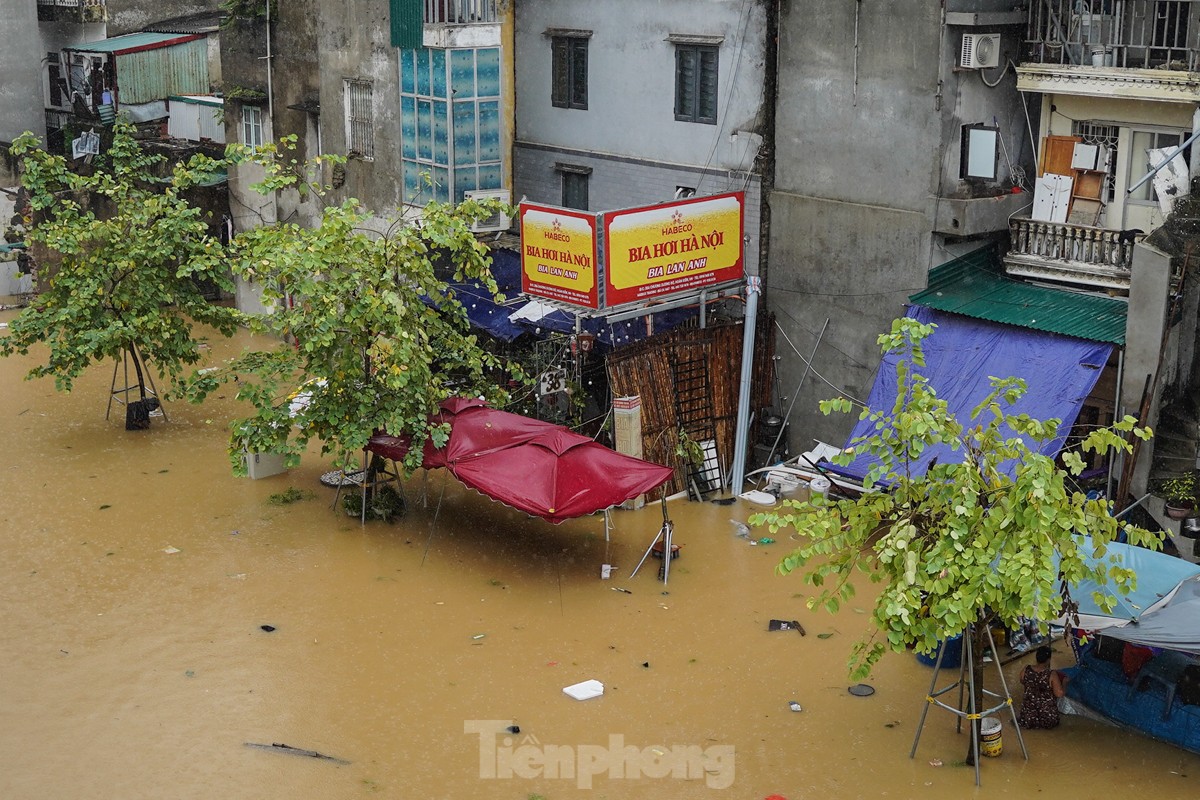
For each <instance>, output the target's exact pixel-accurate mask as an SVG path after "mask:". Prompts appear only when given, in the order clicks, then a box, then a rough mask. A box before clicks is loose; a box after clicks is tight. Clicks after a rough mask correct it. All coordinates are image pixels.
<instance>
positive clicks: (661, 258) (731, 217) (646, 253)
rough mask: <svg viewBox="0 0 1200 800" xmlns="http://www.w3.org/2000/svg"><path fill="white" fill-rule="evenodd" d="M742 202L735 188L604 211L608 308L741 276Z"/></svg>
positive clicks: (703, 286) (701, 287)
mask: <svg viewBox="0 0 1200 800" xmlns="http://www.w3.org/2000/svg"><path fill="white" fill-rule="evenodd" d="M742 202H743V194H742V193H741V192H731V193H729V194H719V195H712V196H711V197H697V198H689V199H687V200H680V201H677V202H674V203H663V204H662V205H658V206H647V207H645V208H633V209H628V210H625V211H614V212H610V213H607V214H605V215H604V253H605V265H604V286H605V289H604V304H605V306H608V307H611V306H617V305H621V304H623V303H630V302H634V301H637V300H647V299H650V298H655V297H662V296H663V295H669V294H676V293H681V292H685V291H692V290H696V289H703V288H705V287H707V286H714V285H716V284H719V283H724V282H726V281H735V280H740V279H741V278H742V271H743V263H742V235H743V213H742Z"/></svg>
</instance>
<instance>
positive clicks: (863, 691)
mask: <svg viewBox="0 0 1200 800" xmlns="http://www.w3.org/2000/svg"><path fill="white" fill-rule="evenodd" d="M850 694H852V695H854V696H855V697H870V696H871V695H873V694H875V687H874V686H868V685H867V684H865V683H856V684H854V685H853V686H851V687H850Z"/></svg>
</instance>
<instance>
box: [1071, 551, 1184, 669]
mask: <svg viewBox="0 0 1200 800" xmlns="http://www.w3.org/2000/svg"><path fill="white" fill-rule="evenodd" d="M1080 547H1081V548H1082V549H1083V550H1084V551H1085V552H1089V553H1090V552H1092V551H1093V550H1094V547H1095V546H1094V545H1093V544H1092V540H1091V538H1090V537H1085V538H1084V539H1083V541H1081V543H1080ZM1104 550H1105V552H1104V554H1103V555H1101V556H1096V555H1091V556H1089V557H1088V558H1087V563H1088V565H1089V566H1105V567H1107V566H1110V565H1119V566H1121V567H1124V568H1125V569H1129V570H1133V572H1134V573H1136V574H1137V585H1136V586H1135V587H1134V588H1132V589H1130V590H1129V591H1128V592H1125V593H1122V592H1119V591H1117V589H1116V587H1114V586H1113V585H1112V584H1111V583H1109V584H1106V585H1103V586H1102V585H1099V584H1097V583H1096V582H1095V581H1090V580H1089V581H1083V582H1082V583H1080V584H1078V585H1076V586H1072V587H1071V597H1072V598H1073V599H1074V600H1075V602H1077V603H1078V604H1079V626H1080V627H1081V628H1084V629H1085V630H1104V629H1107V628H1109V627H1112V626H1121V625H1127V624H1128V623H1130V622H1135V623H1137V625H1136V630H1135V626H1129V628H1128V637H1138V636H1139V632H1138V631H1140V635H1141V636H1143V637H1149V636H1156V637H1159V638H1160V639H1161V641H1159V642H1158V644H1156V646H1158V647H1174V646H1176V644H1179V643H1194V644H1200V615H1197V616H1195V617H1194V618H1195V619H1196V623H1195V624H1193V625H1191V626H1190V628H1191V630H1189V631H1184V630H1183V629H1181V628H1179V627H1178V625H1177V624H1172V623H1171V622H1170V620H1172V619H1174V618H1175V617H1177V616H1179V615H1178V614H1177V613H1171V614H1168V613H1167V612H1168V611H1170V610H1171V607H1172V606H1174V605H1183V604H1184V603H1186V602H1188V601H1196V600H1197V598H1196V594H1197V593H1198V592H1200V585H1198V584H1197V583H1196V581H1197V576H1200V566H1197V565H1195V564H1193V563H1191V562H1190V561H1185V560H1184V559H1182V558H1176V557H1175V556H1169V555H1167V554H1166V553H1163V552H1160V551H1157V550H1149V549H1147V548H1145V547H1135V546H1133V545H1130V544H1121V543H1119V542H1110V543H1109V544H1108V545H1107V546H1106V547H1105V548H1104ZM1096 593H1099V594H1100V595H1102V596H1104V597H1108V598H1110V599H1111V600H1113V601H1114V602H1115V605H1114V606H1113V609H1112V611H1103V610H1101V609H1100V607H1099V606H1098V605H1097V604H1096V601H1095V599H1094V597H1093V595H1095V594H1096ZM1167 601H1169V602H1167ZM1198 605H1200V601H1197V602H1195V603H1193V604H1192V605H1191V606H1190V608H1191V609H1192V610H1193V613H1194V612H1195V610H1196V609H1197V606H1198ZM1164 620H1165V621H1167V625H1166V626H1164V625H1163V621H1164ZM1164 627H1166V628H1173V629H1175V630H1173V631H1170V632H1166V633H1163V632H1162V630H1163V628H1164ZM1152 631H1153V633H1152ZM1176 634H1178V635H1179V636H1181V637H1183V638H1182V639H1180V640H1177V641H1175V644H1170V643H1167V642H1168V641H1174V640H1172V637H1173V636H1175V635H1176ZM1113 635H1114V636H1117V637H1119V638H1128V637H1127V636H1122V634H1121V633H1119V632H1114V633H1113ZM1131 640H1132V641H1141V640H1140V639H1138V638H1133V639H1131Z"/></svg>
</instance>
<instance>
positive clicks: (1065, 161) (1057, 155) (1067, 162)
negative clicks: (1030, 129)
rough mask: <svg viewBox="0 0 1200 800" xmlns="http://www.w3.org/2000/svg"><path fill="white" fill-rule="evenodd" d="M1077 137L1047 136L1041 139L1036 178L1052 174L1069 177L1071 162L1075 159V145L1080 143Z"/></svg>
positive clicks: (1080, 139) (1080, 140)
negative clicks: (1048, 173)
mask: <svg viewBox="0 0 1200 800" xmlns="http://www.w3.org/2000/svg"><path fill="white" fill-rule="evenodd" d="M1082 141H1083V139H1082V138H1080V137H1078V136H1047V137H1046V138H1044V139H1042V153H1041V159H1040V160H1039V161H1038V177H1041V176H1042V175H1045V174H1046V173H1047V172H1052V173H1054V174H1055V175H1070V174H1071V172H1072V169H1071V161H1072V160H1073V159H1074V157H1075V145H1076V144H1078V143H1080V142H1082Z"/></svg>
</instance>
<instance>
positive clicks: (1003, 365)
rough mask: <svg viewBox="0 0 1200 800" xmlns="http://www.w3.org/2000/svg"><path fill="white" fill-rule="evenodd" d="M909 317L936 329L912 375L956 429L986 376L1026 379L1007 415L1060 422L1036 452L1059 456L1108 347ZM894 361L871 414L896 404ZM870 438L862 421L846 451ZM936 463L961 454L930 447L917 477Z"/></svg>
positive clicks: (920, 313)
mask: <svg viewBox="0 0 1200 800" xmlns="http://www.w3.org/2000/svg"><path fill="white" fill-rule="evenodd" d="M908 316H910V317H912V318H913V319H916V320H918V321H919V322H925V323H930V322H932V323H934V324H936V325H937V329H936V330H935V331H934V332H933V334H932V335H930V336H929V337H928V338H926V339H925V341H924V342H923V347H924V350H925V363H926V366H925V367H914V371H916V372H919V373H920V374H922V375H925V376H926V377H927V378H928V379H929V385H930V386H932V387H933V389H934V390H935V391H936V392H937V395H938V397H939V398H941V399H943V400H945V401H946V402H947V404H948V406H949V411H950V412H951V413H952V414H954V415H955V417H956V418H957V419H958V420H959V422H961V423H963V424H967V423H969V422H970V418H971V411H972V410H973V409H974V408H975V407H976V406H977V405H979V403H981V402H982V401H983V399H984V398H985V397H987V395H988V393H989V392H990V391H991V384H990V382H989V378H990V377H997V378H1008V377H1018V378H1023V379H1024V380H1025V382H1026V383H1027V385H1028V388H1029V390H1028V391H1027V392H1026V393H1025V396H1024V397H1022V398H1021V399H1020V400H1019V401H1018V402H1017V403H1016V404H1014V405H1013V406H1012V407H1011V408H1009V409H1008V410H1009V412H1010V413H1013V414H1029V415H1030V416H1032V417H1035V418H1037V419H1041V420H1048V419H1059V420H1062V425H1060V426H1059V433H1060V435H1059V437H1058V438H1056V439H1054V440H1052V441H1049V442H1046V443H1044V444H1043V445H1042V446H1041V447H1040V448H1039V449H1040V452H1042V453H1043V454H1045V455H1054V454H1055V453H1057V452H1058V451H1059V449H1061V447H1062V443H1063V440H1064V439H1065V438H1066V435H1067V434H1068V433H1069V432H1070V429H1071V425H1073V424H1074V422H1075V419H1076V418H1077V417H1078V416H1079V410H1080V409H1081V408H1082V407H1083V401H1084V400H1085V399H1086V398H1087V396H1088V394H1089V393H1090V392H1091V390H1092V387H1094V386H1095V385H1096V381H1097V380H1098V379H1099V377H1100V373H1101V371H1102V370H1103V369H1104V365H1105V364H1106V363H1107V361H1108V357H1109V354H1110V353H1111V352H1112V345H1110V344H1105V343H1102V342H1091V341H1087V340H1084V339H1076V338H1073V337H1069V336H1061V335H1059V334H1054V333H1046V332H1043V331H1035V330H1030V329H1028V328H1018V327H1015V326H1011V325H1001V324H998V323H995V322H988V321H986V320H979V319H973V318H971V317H964V316H960V315H957V314H948V313H945V312H941V311H934V310H933V309H930V308H926V307H924V306H917V305H914V306H910V307H909V312H908ZM899 360H900V357H899V356H898V355H895V354H892V355H888V356H886V357H885V358H884V359H883V361H882V362H881V363H880V365H879V372H878V373H877V374H876V377H875V385H874V386H873V387H872V388H871V394H870V396H869V397H868V399H867V404H868V405H869V406H870V407H871V408H872V409H876V410H882V411H887V410H890V409H891V408H892V406H893V404H894V403H895V401H896V395H897V379H896V363H897V362H898V361H899ZM874 432H875V428H874V423H872V422H871V421H869V420H859V421H858V423H857V424H855V426H854V430H853V431H852V432H851V434H850V438H849V440H848V442H847V447H849V446H851V445H852V444H853V442H854V441H855V440H856V439H858V438H859V437H862V436H868V435H871V434H873V433H874ZM934 458H937V459H938V462H939V463H943V464H946V463H958V462H960V461H962V459H963V454H962V453H960V452H956V451H954V450H951V449H950V448H949V447H948V446H944V445H939V446H935V447H930V448H928V449H927V450H925V452H923V453H922V454H921V456H920V457H919V458H918V459H917V462H916V464H915V474H918V475H919V474H923V473H924V472H925V470H926V469H927V468H928V466H929V463H930V461H931V460H932V459H934ZM875 461H876V460H875V459H874V458H872V457H870V456H869V455H868V454H866V453H864V454H863V455H861V456H859V457H858V458H857V459H855V460H854V461H853V462H852V463H851V464H849V465H848V466H845V467H840V466H839V467H835V468H833V469H834V470H835V471H836V472H838V473H839V474H843V475H847V476H850V477H853V478H856V479H858V480H861V479H862V478H864V477H865V476H866V474H867V471H868V470H869V469H870V468H871V466H872V464H874V463H875ZM1009 469H1010V474H1011V472H1012V471H1015V469H1016V465H1015V464H1012V465H1009Z"/></svg>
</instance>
